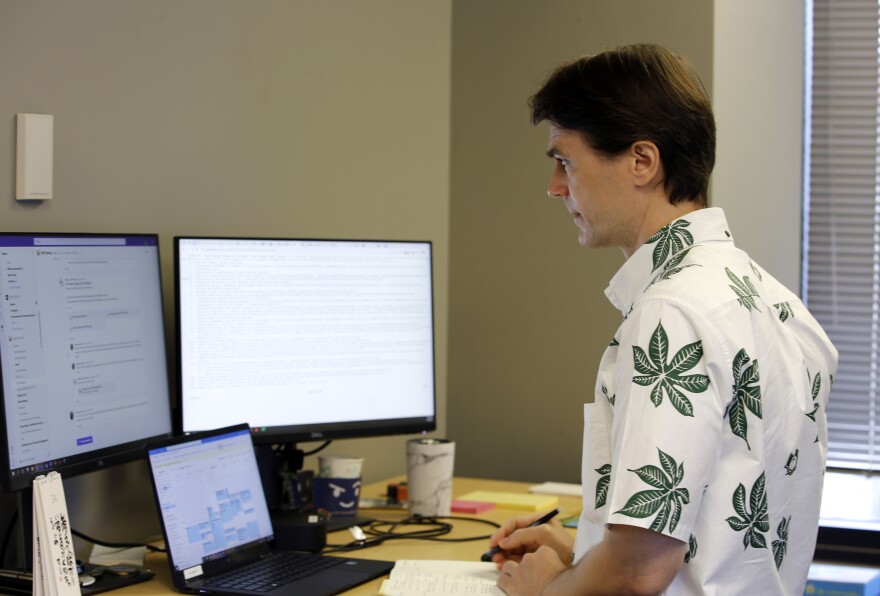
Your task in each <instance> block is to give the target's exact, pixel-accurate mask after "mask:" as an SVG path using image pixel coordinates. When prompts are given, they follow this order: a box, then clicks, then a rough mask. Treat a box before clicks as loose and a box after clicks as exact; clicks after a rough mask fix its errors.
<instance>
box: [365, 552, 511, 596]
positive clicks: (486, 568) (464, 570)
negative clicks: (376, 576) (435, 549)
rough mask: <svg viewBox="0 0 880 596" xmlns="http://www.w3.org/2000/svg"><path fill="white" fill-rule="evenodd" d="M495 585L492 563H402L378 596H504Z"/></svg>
mask: <svg viewBox="0 0 880 596" xmlns="http://www.w3.org/2000/svg"><path fill="white" fill-rule="evenodd" d="M496 581H498V568H497V567H496V566H495V563H480V562H475V561H412V560H402V561H397V563H395V564H394V569H392V570H391V575H390V577H389V578H388V579H386V580H385V581H383V582H382V585H381V587H380V588H379V596H454V595H455V594H487V595H489V596H504V592H502V591H501V589H500V588H499V587H498V586H496V585H495V582H496Z"/></svg>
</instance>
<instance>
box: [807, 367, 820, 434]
mask: <svg viewBox="0 0 880 596" xmlns="http://www.w3.org/2000/svg"><path fill="white" fill-rule="evenodd" d="M809 378H810V371H807V379H809ZM811 384H812V389H811V391H812V397H813V411H812V412H810V413H809V414H807V418H809V419H810V420H812V421H813V422H815V421H816V412H818V411H819V402H818V401H817V400H818V399H819V391H820V390H821V389H822V373H819V372H817V373H816V376H815V377H813V379H812V381H811Z"/></svg>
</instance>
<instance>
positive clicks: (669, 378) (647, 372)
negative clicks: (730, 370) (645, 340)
mask: <svg viewBox="0 0 880 596" xmlns="http://www.w3.org/2000/svg"><path fill="white" fill-rule="evenodd" d="M668 354H669V338H668V337H667V335H666V330H665V329H663V323H662V321H661V322H659V323H658V324H657V328H656V329H655V330H654V333H653V334H652V335H651V340H650V342H649V344H648V351H647V353H646V352H645V350H643V349H642V348H640V347H639V346H633V361H634V366H635V369H636V372H637V373H639V374H638V375H636V376H634V377H633V383H635V384H636V385H641V386H642V387H649V386H652V385H653V388H652V389H651V401H652V402H653V404H654V406H655V407H659V406H660V404H661V403H662V402H663V395H664V393H665V394H666V396H667V397H668V398H669V402H670V403H671V404H672V405H673V407H674V408H675V409H676V410H678V412H679V413H680V414H682V415H684V416H693V415H694V408H693V404H691V401H690V400H689V399H688V397H687V396H686V395H685V394H684V393H683V392H682V391H680V390H679V389H684V390H686V391H688V392H690V393H702V392H704V391H706V389H708V387H709V377H708V376H706V375H685V374H684V373H685V372H687V371H689V370H690V369H692V368H693V367H695V366H696V365H697V364H698V363H699V362H700V359H702V357H703V345H702V342H701V341H699V340H698V341H695V342H693V343H690V344H688V345H686V346H684V347H683V348H681V349H680V350H679V351H678V352H677V353H676V354H675V356H673V357H672V360H670V361H668V362H667V358H668Z"/></svg>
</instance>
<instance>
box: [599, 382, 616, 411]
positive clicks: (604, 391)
mask: <svg viewBox="0 0 880 596" xmlns="http://www.w3.org/2000/svg"><path fill="white" fill-rule="evenodd" d="M602 395H604V396H605V399H607V400H608V403H610V404H611V405H612V406H613V405H614V398H615V397H616V395H617V394H615V395H608V387H606V386H605V383H602Z"/></svg>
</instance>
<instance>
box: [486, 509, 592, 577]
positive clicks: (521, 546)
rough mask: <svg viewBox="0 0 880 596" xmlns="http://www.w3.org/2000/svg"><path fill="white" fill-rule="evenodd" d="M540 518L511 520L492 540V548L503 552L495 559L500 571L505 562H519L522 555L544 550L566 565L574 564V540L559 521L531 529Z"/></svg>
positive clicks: (532, 516)
mask: <svg viewBox="0 0 880 596" xmlns="http://www.w3.org/2000/svg"><path fill="white" fill-rule="evenodd" d="M541 515H543V514H540V513H538V514H534V515H525V516H523V517H516V518H513V519H510V520H508V521H507V522H505V524H504V525H503V526H501V527H500V528H499V529H498V530H496V531H495V533H494V534H493V535H492V537H491V538H489V546H490V547H495V546H497V547H499V548H501V549H503V550H502V551H501V552H499V553H496V554H495V555H494V556H493V557H492V561H493V562H494V563H495V564H496V565H498V568H499V569H501V567H502V565H504V563H505V562H506V561H520V560H522V558H523V555H525V554H527V553H533V552H536V551H537V550H538V549H539V548H540V547H541V546H548V547H550V548H551V549H552V550H553V551H555V552H556V557H557V559H559V560H560V561H564V562H565V565H568V564H570V563H571V555H572V552H574V538H573V537H572V536H571V535H570V534H569V533H568V532H566V531H565V529H564V528H563V527H562V525H561V524H560V523H559V522H558V521H556V520H553V521H550V522H548V523H546V524H541V525H540V526H534V527H529V526H530V525H531V524H532V522H534V521H535V520H536V519H539V518H540V517H541Z"/></svg>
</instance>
